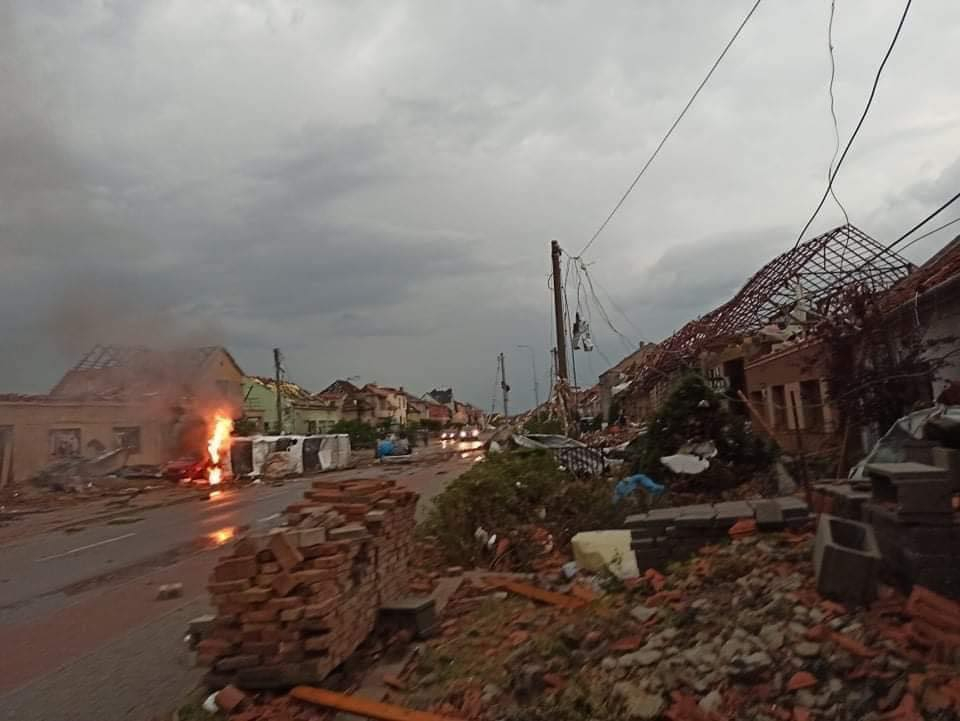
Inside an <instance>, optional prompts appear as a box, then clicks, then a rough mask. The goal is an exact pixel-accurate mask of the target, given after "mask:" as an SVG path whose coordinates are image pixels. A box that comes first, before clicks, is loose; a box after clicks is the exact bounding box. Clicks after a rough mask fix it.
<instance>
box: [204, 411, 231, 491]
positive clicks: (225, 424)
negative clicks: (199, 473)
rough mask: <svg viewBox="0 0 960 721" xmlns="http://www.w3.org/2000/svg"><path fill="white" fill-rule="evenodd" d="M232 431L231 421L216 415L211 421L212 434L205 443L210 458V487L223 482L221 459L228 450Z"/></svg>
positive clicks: (208, 476) (208, 475) (223, 416)
mask: <svg viewBox="0 0 960 721" xmlns="http://www.w3.org/2000/svg"><path fill="white" fill-rule="evenodd" d="M231 431H233V421H232V420H231V419H230V418H229V417H228V416H225V415H222V414H220V413H218V414H217V415H216V417H214V419H213V433H212V434H211V435H210V440H209V441H207V454H208V455H209V456H210V466H211V467H210V471H209V473H208V474H207V478H208V480H209V481H210V485H211V486H216V485H218V484H219V483H220V481H222V480H223V468H221V467H220V463H221V459H222V458H223V456H224V454H226V453H227V452H228V451H229V450H230V432H231Z"/></svg>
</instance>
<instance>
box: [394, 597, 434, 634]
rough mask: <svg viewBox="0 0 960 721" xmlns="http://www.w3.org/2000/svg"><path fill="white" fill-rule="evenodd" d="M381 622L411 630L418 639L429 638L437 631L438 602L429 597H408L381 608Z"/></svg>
mask: <svg viewBox="0 0 960 721" xmlns="http://www.w3.org/2000/svg"><path fill="white" fill-rule="evenodd" d="M380 620H381V622H384V623H387V624H392V625H397V626H400V627H401V628H409V629H410V630H411V631H413V633H414V635H415V636H416V637H417V638H429V637H430V636H431V635H433V633H434V632H435V631H436V627H437V612H436V601H434V599H432V598H430V597H429V596H406V597H405V598H401V599H399V600H397V601H393V602H391V603H385V604H383V605H382V606H380Z"/></svg>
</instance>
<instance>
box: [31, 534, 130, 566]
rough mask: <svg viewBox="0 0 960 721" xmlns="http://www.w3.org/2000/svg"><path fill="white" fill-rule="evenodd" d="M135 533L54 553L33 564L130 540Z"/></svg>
mask: <svg viewBox="0 0 960 721" xmlns="http://www.w3.org/2000/svg"><path fill="white" fill-rule="evenodd" d="M136 535H137V534H136V533H124V534H123V535H122V536H117V537H116V538H108V539H106V540H105V541H97V542H96V543H88V544H87V545H86V546H79V547H78V548H71V549H70V550H69V551H64V552H63V553H56V554H54V555H52V556H44V557H43V558H38V559H36V561H35V563H42V562H43V561H52V560H53V559H55V558H63V557H64V556H72V555H73V554H74V553H80V552H81V551H86V550H88V549H90V548H96V547H97V546H103V545H105V544H107V543H115V542H116V541H122V540H123V539H125V538H130V537H132V536H136Z"/></svg>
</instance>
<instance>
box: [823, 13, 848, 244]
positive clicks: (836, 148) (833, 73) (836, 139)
mask: <svg viewBox="0 0 960 721" xmlns="http://www.w3.org/2000/svg"><path fill="white" fill-rule="evenodd" d="M836 12H837V0H830V20H829V22H828V23H827V50H828V51H829V54H830V84H829V86H828V92H829V94H830V117H831V118H833V155H832V156H831V158H830V165H829V166H828V167H827V183H828V184H829V187H830V195H831V196H832V197H833V200H834V202H835V203H836V204H837V207H838V208H840V212H841V213H843V222H844V224H845V225H850V216H849V215H847V209H846V208H844V207H843V203H841V202H840V198H838V197H837V191H836V189H835V188H834V187H833V184H832V183H830V176H831V175H833V166H834V163H836V162H837V154H838V153H839V152H840V124H839V122H838V121H837V109H836V98H835V97H834V94H833V85H834V82H835V81H836V79H837V59H836V57H835V56H834V47H833V18H834V15H836Z"/></svg>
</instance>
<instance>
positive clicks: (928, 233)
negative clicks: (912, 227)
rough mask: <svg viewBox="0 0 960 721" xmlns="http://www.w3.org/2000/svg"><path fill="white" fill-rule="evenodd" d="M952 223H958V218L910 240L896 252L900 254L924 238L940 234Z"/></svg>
mask: <svg viewBox="0 0 960 721" xmlns="http://www.w3.org/2000/svg"><path fill="white" fill-rule="evenodd" d="M954 223H960V218H954V219H953V220H951V221H949V222H947V223H944V224H943V225H939V226H937V227H936V228H934V229H933V230H928V231H927V232H926V233H924V234H923V235H918V236H917V237H916V238H914V239H913V240H911V241H910V242H909V243H907V244H906V245H905V246H903V247H902V248H900V250H898V251H897V252H898V253H902V252H903V251H905V250H906V249H907V248H909V247H910V246H912V245H915V244H916V243H919V242H920V241H921V240H923V239H924V238H929V237H930V236H931V235H933V234H934V233H939V232H940V231H941V230H943V229H944V228H949V227H950V226H951V225H953V224H954Z"/></svg>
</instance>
